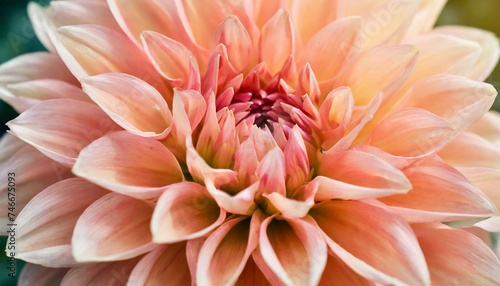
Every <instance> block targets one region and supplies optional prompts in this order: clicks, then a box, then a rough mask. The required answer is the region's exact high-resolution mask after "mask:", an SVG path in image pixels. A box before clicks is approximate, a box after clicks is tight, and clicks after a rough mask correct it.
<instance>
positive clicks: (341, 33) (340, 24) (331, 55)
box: [300, 17, 361, 82]
mask: <svg viewBox="0 0 500 286" xmlns="http://www.w3.org/2000/svg"><path fill="white" fill-rule="evenodd" d="M360 29H361V19H360V18H359V17H349V18H343V19H340V20H337V21H335V22H332V23H330V24H328V25H327V26H325V27H324V28H323V29H321V30H320V31H319V32H318V33H316V35H314V37H312V39H311V40H310V41H309V43H308V44H307V46H306V47H305V50H304V52H303V57H302V58H301V60H300V62H302V63H306V62H307V63H309V64H310V65H311V67H312V69H313V70H314V74H315V75H316V78H317V79H318V81H319V82H323V81H326V80H329V79H331V78H333V77H335V76H336V75H337V74H338V73H339V71H340V70H341V69H342V67H343V66H344V64H345V63H346V62H347V61H349V59H350V58H351V57H352V56H353V55H355V54H357V52H358V51H359V49H360V48H361V47H360V46H359V44H358V39H359V32H360Z"/></svg>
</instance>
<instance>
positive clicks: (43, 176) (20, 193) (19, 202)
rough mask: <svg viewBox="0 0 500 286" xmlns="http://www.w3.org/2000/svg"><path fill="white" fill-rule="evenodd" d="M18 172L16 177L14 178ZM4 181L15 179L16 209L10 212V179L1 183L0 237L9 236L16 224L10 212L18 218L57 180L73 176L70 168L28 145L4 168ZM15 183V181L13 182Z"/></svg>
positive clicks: (2, 173) (13, 156) (1, 173)
mask: <svg viewBox="0 0 500 286" xmlns="http://www.w3.org/2000/svg"><path fill="white" fill-rule="evenodd" d="M9 173H14V174H15V175H12V174H11V175H10V176H9ZM0 175H2V176H3V177H4V178H9V177H12V178H14V179H15V183H16V204H15V209H12V211H11V210H8V208H9V197H12V196H9V195H8V188H9V186H8V183H9V181H8V179H5V180H4V181H3V182H2V183H0V207H1V208H0V222H1V223H0V234H2V235H7V230H9V228H10V227H8V226H7V224H8V223H12V222H14V219H15V217H13V216H9V215H8V212H11V213H13V214H14V215H15V216H17V215H18V214H19V212H20V211H21V210H22V209H23V208H24V207H25V206H26V204H27V203H28V202H29V201H30V200H31V199H32V198H33V197H34V196H35V195H36V194H38V193H39V192H41V191H42V190H43V189H45V188H47V187H48V186H50V185H52V184H54V183H56V182H57V181H60V180H64V179H66V178H69V177H70V176H71V173H70V172H69V170H68V169H67V168H66V167H63V166H61V165H60V164H58V163H56V162H54V161H52V160H51V159H49V158H47V157H46V156H44V155H43V154H42V153H40V152H39V151H38V150H36V149H35V148H33V147H31V146H25V147H23V148H21V149H19V151H17V152H16V153H14V155H12V158H11V159H10V160H9V161H8V162H7V163H6V164H5V165H4V168H3V169H2V171H1V172H0ZM11 181H12V180H11Z"/></svg>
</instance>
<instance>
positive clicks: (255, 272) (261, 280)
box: [234, 258, 272, 286]
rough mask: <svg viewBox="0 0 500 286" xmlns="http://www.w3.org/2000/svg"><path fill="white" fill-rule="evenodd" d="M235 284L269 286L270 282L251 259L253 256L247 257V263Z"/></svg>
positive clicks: (238, 285)
mask: <svg viewBox="0 0 500 286" xmlns="http://www.w3.org/2000/svg"><path fill="white" fill-rule="evenodd" d="M234 285H235V286H249V285H253V286H271V285H272V284H271V283H270V282H269V281H268V280H267V279H266V277H265V276H264V274H263V273H262V271H260V269H259V267H258V266H257V265H256V264H255V262H254V261H253V258H249V259H248V261H247V265H246V266H245V268H244V269H243V272H242V273H241V275H240V277H239V278H238V281H236V284H234Z"/></svg>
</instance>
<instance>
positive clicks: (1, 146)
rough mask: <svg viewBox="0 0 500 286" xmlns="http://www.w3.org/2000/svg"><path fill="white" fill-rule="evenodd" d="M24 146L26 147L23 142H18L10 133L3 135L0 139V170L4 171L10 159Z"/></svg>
mask: <svg viewBox="0 0 500 286" xmlns="http://www.w3.org/2000/svg"><path fill="white" fill-rule="evenodd" d="M24 146H27V145H26V143H24V141H22V140H19V138H17V137H16V136H14V135H12V134H10V133H4V134H3V135H2V138H1V139H0V150H2V153H1V154H0V169H1V170H4V169H5V166H6V165H7V162H9V160H10V158H12V156H13V155H14V154H15V153H16V152H17V151H19V150H20V149H21V148H23V147H24Z"/></svg>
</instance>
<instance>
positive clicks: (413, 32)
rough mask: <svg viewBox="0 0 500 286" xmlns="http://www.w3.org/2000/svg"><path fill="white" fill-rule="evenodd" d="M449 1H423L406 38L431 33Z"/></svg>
mask: <svg viewBox="0 0 500 286" xmlns="http://www.w3.org/2000/svg"><path fill="white" fill-rule="evenodd" d="M446 1H447V0H423V1H420V7H419V9H418V12H417V14H416V15H415V16H414V17H413V19H412V21H411V24H410V27H409V28H408V30H407V31H406V36H405V37H406V38H411V37H414V36H417V35H420V34H424V33H427V32H429V31H430V30H431V29H432V28H433V27H434V25H435V24H436V21H437V19H438V17H439V14H440V13H441V11H442V9H443V8H444V6H445V4H446Z"/></svg>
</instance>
